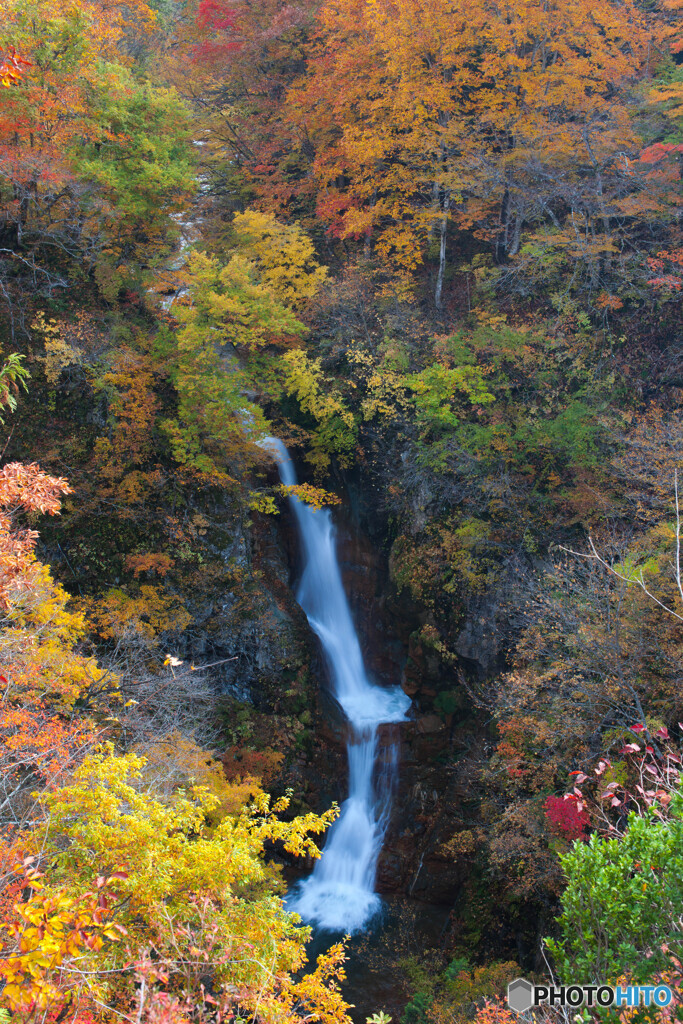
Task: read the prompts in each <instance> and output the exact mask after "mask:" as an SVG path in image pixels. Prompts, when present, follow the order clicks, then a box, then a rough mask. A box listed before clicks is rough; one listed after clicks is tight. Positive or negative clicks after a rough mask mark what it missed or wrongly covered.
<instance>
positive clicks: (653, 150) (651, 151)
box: [640, 142, 683, 164]
mask: <svg viewBox="0 0 683 1024" xmlns="http://www.w3.org/2000/svg"><path fill="white" fill-rule="evenodd" d="M676 153H683V143H673V142H655V143H654V145H652V146H647V147H646V148H645V149H643V150H641V152H640V162H641V163H642V164H656V163H659V161H660V160H664V159H665V158H666V157H669V156H672V155H673V154H676Z"/></svg>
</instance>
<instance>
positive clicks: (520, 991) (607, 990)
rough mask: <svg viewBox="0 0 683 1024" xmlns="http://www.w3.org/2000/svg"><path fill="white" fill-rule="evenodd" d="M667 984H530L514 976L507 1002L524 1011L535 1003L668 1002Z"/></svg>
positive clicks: (660, 1003)
mask: <svg viewBox="0 0 683 1024" xmlns="http://www.w3.org/2000/svg"><path fill="white" fill-rule="evenodd" d="M672 999H673V993H672V991H671V989H670V988H669V986H668V985H557V986H555V985H533V984H532V983H531V982H530V981H527V980H526V978H515V980H514V981H511V982H510V984H509V985H508V1006H509V1007H510V1009H511V1010H515V1011H516V1012H517V1013H525V1012H526V1011H527V1010H530V1009H532V1007H534V1006H541V1005H542V1004H543V1003H546V1004H547V1005H548V1006H604V1007H608V1006H657V1007H660V1006H661V1007H664V1006H668V1005H669V1003H670V1002H671V1000H672Z"/></svg>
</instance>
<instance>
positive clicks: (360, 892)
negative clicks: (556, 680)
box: [261, 437, 410, 934]
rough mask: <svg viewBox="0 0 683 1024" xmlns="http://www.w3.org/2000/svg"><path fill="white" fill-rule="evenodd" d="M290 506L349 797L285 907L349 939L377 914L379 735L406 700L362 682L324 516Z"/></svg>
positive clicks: (388, 769) (389, 775)
mask: <svg viewBox="0 0 683 1024" xmlns="http://www.w3.org/2000/svg"><path fill="white" fill-rule="evenodd" d="M261 444H262V447H263V448H266V449H267V450H268V451H270V452H271V453H272V454H273V455H274V457H275V459H276V461H277V464H278V469H279V473H280V479H281V480H282V482H283V484H286V485H292V484H295V483H296V482H297V481H296V474H295V472H294V466H293V464H292V460H291V459H290V457H289V454H288V452H287V449H286V448H285V446H284V444H283V443H282V441H280V440H278V439H277V438H272V437H269V438H266V439H265V440H264V441H262V442H261ZM290 502H291V506H292V510H293V512H294V515H295V517H296V521H297V525H298V528H299V535H300V538H301V545H302V548H303V563H304V568H303V574H302V576H301V582H300V584H299V589H298V591H297V595H296V597H297V601H298V602H299V604H300V605H301V607H302V608H303V610H304V612H305V613H306V616H307V618H308V621H309V623H310V624H311V628H312V629H313V631H314V632H315V633H316V634H317V636H318V638H319V639H320V643H321V645H322V648H323V651H324V653H325V657H326V659H327V663H328V666H329V670H330V676H331V681H332V688H333V692H334V696H335V697H336V699H337V700H338V702H339V704H340V705H341V707H342V709H343V711H344V714H345V715H346V717H347V719H348V721H349V739H348V743H347V750H348V758H349V795H348V798H347V799H346V800H345V801H344V803H343V804H342V807H341V813H340V815H339V818H338V819H337V821H336V822H335V823H334V825H333V826H332V828H331V829H330V831H329V833H328V836H327V840H326V842H325V847H324V849H323V852H322V856H321V858H320V860H319V861H317V862H316V865H315V868H314V870H313V873H312V874H311V875H309V877H308V878H306V879H305V880H304V881H303V882H302V883H301V884H300V885H299V887H298V891H296V892H295V893H294V894H293V896H292V897H291V898H290V899H288V901H287V905H288V908H289V909H290V910H293V911H296V913H298V914H300V915H301V917H302V918H303V920H304V921H306V922H307V923H309V924H315V925H318V927H320V928H323V929H326V930H329V931H341V932H348V933H349V934H350V933H352V932H354V931H358V930H359V929H360V928H362V927H363V925H364V924H365V923H366V922H367V921H368V920H369V919H370V917H372V915H373V914H374V913H375V912H376V910H377V909H378V907H379V897H378V896H377V894H376V893H375V872H376V868H377V858H378V857H379V853H380V850H381V848H382V842H383V839H384V833H385V830H386V826H387V821H388V812H389V804H390V799H391V791H392V784H393V780H394V778H395V775H396V762H397V751H396V749H395V747H389V748H387V750H386V751H385V752H384V757H383V762H382V766H381V767H382V770H381V771H380V772H379V773H377V772H376V771H375V768H376V761H377V729H378V726H379V725H381V724H383V723H388V722H402V721H404V720H405V716H406V711H407V710H408V708H409V707H410V698H409V697H408V696H407V695H406V694H405V693H404V692H403V690H401V689H400V687H393V688H392V689H383V688H382V687H379V686H374V685H373V684H372V683H371V682H370V681H369V679H368V677H367V674H366V671H365V666H364V664H363V656H362V654H361V649H360V644H359V643H358V636H357V635H356V630H355V628H354V625H353V621H352V619H351V612H350V610H349V605H348V601H347V600H346V594H345V593H344V587H343V584H342V578H341V573H340V571H339V563H338V562H337V553H336V548H335V541H334V531H333V527H332V517H331V514H330V511H329V509H321V510H319V511H314V510H313V509H312V508H310V507H309V506H308V505H306V504H305V503H304V502H302V501H300V500H299V499H298V498H297V497H296V496H295V495H291V496H290ZM376 775H378V776H379V777H378V778H376Z"/></svg>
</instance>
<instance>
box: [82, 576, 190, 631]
mask: <svg viewBox="0 0 683 1024" xmlns="http://www.w3.org/2000/svg"><path fill="white" fill-rule="evenodd" d="M86 605H87V608H88V612H89V617H90V620H91V623H92V625H93V626H94V628H95V629H96V631H97V633H98V634H99V636H101V637H102V638H103V639H105V640H115V639H118V638H120V637H123V636H126V637H128V638H129V639H133V638H137V639H138V640H140V641H141V642H143V643H144V644H146V645H147V644H152V643H153V642H154V640H156V638H157V636H158V635H159V634H160V633H164V632H166V631H167V630H182V629H185V627H186V626H187V625H188V624H189V622H190V620H191V616H190V615H189V613H188V611H187V610H186V608H185V607H184V605H183V603H182V601H181V600H180V598H179V597H177V596H176V595H175V594H168V593H165V592H164V591H162V590H160V589H159V588H158V587H153V586H151V585H150V584H143V585H142V586H141V587H140V593H139V595H138V596H137V597H131V596H130V595H128V594H126V593H125V592H124V591H123V590H121V589H119V588H118V587H114V588H112V589H111V590H109V591H107V593H106V594H104V595H103V596H102V597H99V598H97V599H92V600H89V601H87V602H86Z"/></svg>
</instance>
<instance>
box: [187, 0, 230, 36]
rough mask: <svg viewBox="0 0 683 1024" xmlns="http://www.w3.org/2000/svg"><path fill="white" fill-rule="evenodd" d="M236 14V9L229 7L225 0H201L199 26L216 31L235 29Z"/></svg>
mask: <svg viewBox="0 0 683 1024" xmlns="http://www.w3.org/2000/svg"><path fill="white" fill-rule="evenodd" d="M235 13H236V12H235V10H234V8H232V7H229V6H228V5H227V4H226V3H225V2H224V0H201V2H200V4H199V6H198V7H197V19H196V20H197V26H198V27H199V28H202V29H213V30H214V31H217V30H218V31H219V30H221V29H226V28H233V27H234V24H235Z"/></svg>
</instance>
